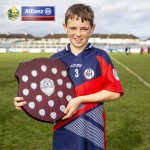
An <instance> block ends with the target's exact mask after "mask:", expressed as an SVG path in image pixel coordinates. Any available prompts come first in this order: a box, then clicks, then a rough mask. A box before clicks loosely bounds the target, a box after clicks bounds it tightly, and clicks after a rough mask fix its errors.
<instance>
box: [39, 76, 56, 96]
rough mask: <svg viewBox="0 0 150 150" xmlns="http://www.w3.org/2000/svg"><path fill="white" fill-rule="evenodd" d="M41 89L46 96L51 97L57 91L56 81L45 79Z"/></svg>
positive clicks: (41, 83)
mask: <svg viewBox="0 0 150 150" xmlns="http://www.w3.org/2000/svg"><path fill="white" fill-rule="evenodd" d="M40 88H41V90H42V92H43V93H44V94H45V95H47V96H50V95H51V94H52V93H53V92H54V90H55V85H54V81H53V80H51V79H49V78H45V79H43V80H42V81H41V82H40Z"/></svg>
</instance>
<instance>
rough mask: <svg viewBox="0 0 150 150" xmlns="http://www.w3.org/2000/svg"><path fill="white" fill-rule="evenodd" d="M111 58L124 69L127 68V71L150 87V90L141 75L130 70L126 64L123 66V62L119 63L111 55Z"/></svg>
mask: <svg viewBox="0 0 150 150" xmlns="http://www.w3.org/2000/svg"><path fill="white" fill-rule="evenodd" d="M110 57H111V58H112V59H113V60H114V61H115V62H116V63H118V64H119V65H120V66H122V67H123V68H125V69H126V70H127V71H129V72H130V73H131V74H133V75H134V76H135V77H137V78H138V79H139V80H140V81H141V82H142V83H144V85H146V86H148V87H149V88H150V84H149V83H147V82H146V81H145V80H143V79H142V78H141V77H140V76H139V75H137V74H136V73H135V72H133V71H132V70H131V69H129V68H128V67H127V66H125V65H124V64H122V63H121V62H119V61H118V60H117V59H115V58H114V57H112V56H111V55H110Z"/></svg>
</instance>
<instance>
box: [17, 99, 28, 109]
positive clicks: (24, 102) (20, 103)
mask: <svg viewBox="0 0 150 150" xmlns="http://www.w3.org/2000/svg"><path fill="white" fill-rule="evenodd" d="M25 104H26V101H23V97H15V98H14V105H15V107H16V109H18V110H22V108H21V107H22V106H24V105H25Z"/></svg>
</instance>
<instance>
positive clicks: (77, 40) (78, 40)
mask: <svg viewBox="0 0 150 150" xmlns="http://www.w3.org/2000/svg"><path fill="white" fill-rule="evenodd" d="M74 39H75V41H76V42H77V43H80V42H81V41H82V39H79V38H74Z"/></svg>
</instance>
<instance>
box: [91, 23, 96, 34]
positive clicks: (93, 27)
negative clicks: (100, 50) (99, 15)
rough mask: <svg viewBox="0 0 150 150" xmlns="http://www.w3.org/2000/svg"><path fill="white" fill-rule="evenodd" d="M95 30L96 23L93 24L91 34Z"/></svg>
mask: <svg viewBox="0 0 150 150" xmlns="http://www.w3.org/2000/svg"><path fill="white" fill-rule="evenodd" d="M94 30H95V24H93V26H92V31H91V34H93V32H94Z"/></svg>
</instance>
